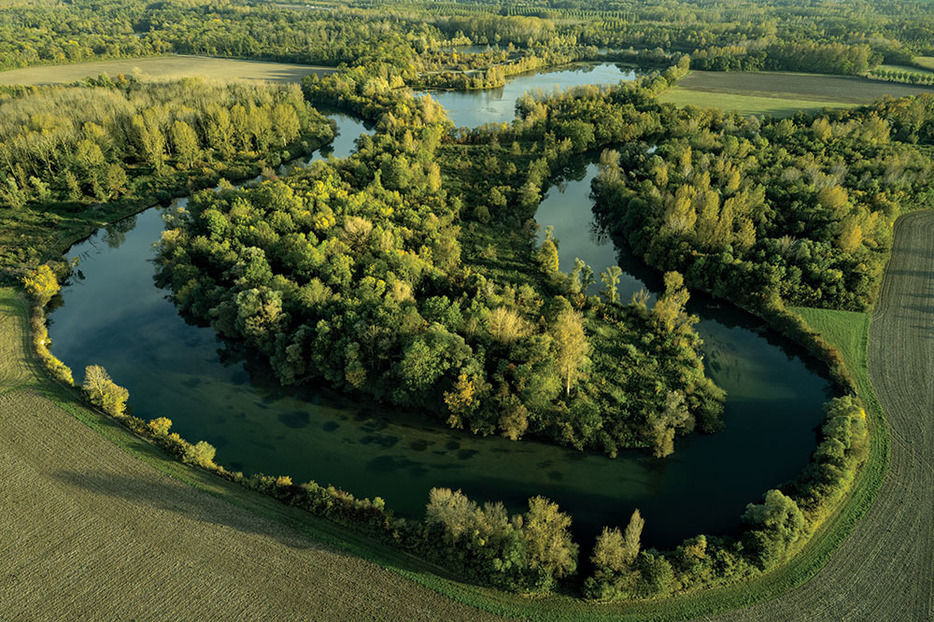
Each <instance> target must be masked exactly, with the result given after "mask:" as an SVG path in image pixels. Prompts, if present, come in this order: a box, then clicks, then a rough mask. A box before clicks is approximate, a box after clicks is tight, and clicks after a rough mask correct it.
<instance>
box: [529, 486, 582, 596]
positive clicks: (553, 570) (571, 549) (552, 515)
mask: <svg viewBox="0 0 934 622" xmlns="http://www.w3.org/2000/svg"><path fill="white" fill-rule="evenodd" d="M570 527H571V517H570V516H568V515H567V514H565V513H563V512H561V511H559V509H558V504H556V503H552V502H551V501H549V500H548V499H546V498H544V497H533V498H531V499H529V511H528V512H527V513H526V514H525V521H524V523H523V535H524V536H525V540H526V542H527V543H528V548H529V566H531V567H532V568H542V569H543V570H545V571H546V572H547V573H548V574H550V575H552V576H554V577H556V578H559V579H560V578H561V577H566V576H568V575H570V574H573V573H574V571H575V570H577V544H575V543H574V541H573V539H572V538H571V533H570V531H569V529H570Z"/></svg>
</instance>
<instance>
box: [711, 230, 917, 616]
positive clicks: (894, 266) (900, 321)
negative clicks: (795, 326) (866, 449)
mask: <svg viewBox="0 0 934 622" xmlns="http://www.w3.org/2000/svg"><path fill="white" fill-rule="evenodd" d="M869 365H870V376H871V378H872V384H873V387H874V389H875V392H876V396H877V397H878V398H879V401H880V402H881V403H882V406H883V408H884V409H885V413H886V417H887V418H888V421H889V425H890V427H891V430H892V445H891V447H892V454H891V461H890V464H889V470H888V473H887V475H886V479H885V483H884V484H883V486H882V490H881V491H880V493H879V496H878V497H877V498H876V500H875V502H874V503H873V506H872V508H870V510H869V512H868V514H867V515H866V516H865V517H864V518H863V519H862V521H860V523H859V524H858V525H857V526H856V528H855V529H854V531H853V533H852V535H850V537H849V538H848V539H847V541H846V542H844V543H843V545H842V546H841V547H840V549H839V550H837V551H836V552H835V553H834V555H833V557H832V558H831V560H830V562H829V563H828V564H827V566H825V567H824V568H823V569H822V570H821V571H820V572H819V573H818V574H817V576H815V577H814V578H813V579H812V580H811V581H809V582H808V583H806V584H804V585H803V586H801V587H800V588H798V589H795V590H792V591H791V592H789V593H788V594H786V595H784V596H782V597H780V598H778V599H776V600H774V601H770V602H766V603H762V604H760V605H757V606H755V607H751V608H749V609H745V610H742V611H736V612H732V613H730V614H727V615H724V616H722V617H719V618H718V619H721V620H769V621H773V620H828V621H830V620H833V621H837V620H880V621H881V620H886V621H888V620H891V621H893V622H895V621H897V622H908V621H913V620H918V621H930V620H934V212H918V213H915V214H910V215H908V216H906V217H904V218H902V219H901V220H899V221H898V223H897V224H896V236H895V247H894V249H893V252H892V259H891V261H890V262H889V265H888V266H887V267H886V271H885V278H884V281H883V285H882V293H881V296H880V298H879V301H878V303H877V304H876V308H875V311H874V313H873V318H872V327H871V330H870V335H869Z"/></svg>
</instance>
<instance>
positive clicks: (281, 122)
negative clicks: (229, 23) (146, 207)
mask: <svg viewBox="0 0 934 622" xmlns="http://www.w3.org/2000/svg"><path fill="white" fill-rule="evenodd" d="M332 135H333V129H332V128H331V126H330V124H329V122H328V121H327V119H325V118H324V117H323V116H321V115H320V114H319V113H318V112H317V111H316V110H314V109H313V108H312V107H311V106H309V104H308V103H307V102H306V101H305V100H304V97H303V96H302V93H301V91H300V90H299V89H298V87H296V86H291V87H285V86H266V85H248V84H245V83H231V84H224V83H213V82H209V81H205V80H201V79H184V80H179V81H170V82H155V83H153V82H143V83H141V82H138V81H136V80H134V79H133V78H127V77H125V76H119V77H118V78H116V79H115V80H111V79H110V78H108V77H106V76H102V77H101V78H99V79H94V80H89V81H86V83H84V84H81V85H77V86H70V87H31V88H17V87H12V88H9V89H7V91H6V92H5V93H3V94H2V95H0V178H2V182H0V201H2V207H0V217H2V218H3V220H4V221H5V222H8V223H9V224H8V226H7V230H6V231H5V235H4V236H3V237H0V265H5V266H12V265H15V264H17V263H20V262H24V261H30V260H34V259H35V258H37V257H39V256H41V255H42V254H43V253H44V252H45V251H46V250H47V249H46V248H43V246H42V245H41V244H32V245H23V244H22V243H21V241H20V240H15V238H16V235H17V234H18V233H20V232H22V231H23V230H26V231H29V232H30V234H32V229H33V228H37V227H41V228H42V229H43V230H45V232H46V233H49V234H54V233H55V231H56V229H62V230H66V229H67V227H68V226H69V221H70V220H72V219H80V218H82V217H83V216H84V215H85V214H86V212H87V210H88V207H89V206H94V205H100V204H113V203H115V202H119V201H121V200H140V199H147V198H148V199H150V200H151V199H152V198H165V197H166V196H169V194H168V193H169V192H173V191H174V192H177V191H178V189H179V188H181V189H186V188H189V187H190V184H194V187H198V186H199V185H200V186H202V187H203V186H207V185H210V184H213V183H216V181H217V179H218V178H219V177H220V176H229V177H243V176H245V175H248V174H255V173H256V172H257V167H256V164H257V162H258V161H260V160H262V161H263V163H264V164H265V165H266V166H277V165H278V164H279V162H281V161H283V160H288V159H291V158H293V157H295V156H297V155H298V154H299V153H307V152H310V151H311V150H313V149H314V148H316V147H318V146H319V145H320V144H321V143H322V142H324V141H325V140H329V139H330V138H331V136H332Z"/></svg>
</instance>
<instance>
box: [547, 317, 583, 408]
mask: <svg viewBox="0 0 934 622" xmlns="http://www.w3.org/2000/svg"><path fill="white" fill-rule="evenodd" d="M550 332H551V336H552V338H553V339H554V344H555V364H556V365H557V367H558V370H559V371H560V373H561V376H562V377H563V378H564V387H565V395H567V396H570V395H571V387H572V386H573V384H574V381H575V379H576V378H577V376H578V375H579V374H580V372H581V369H582V368H583V367H584V365H586V363H587V360H588V359H587V355H588V353H589V352H590V342H588V341H587V336H586V334H584V317H583V316H582V315H581V314H580V313H578V312H577V311H574V310H572V309H564V310H562V311H561V312H560V313H559V314H558V317H557V318H556V319H555V322H554V324H552V326H551V331H550Z"/></svg>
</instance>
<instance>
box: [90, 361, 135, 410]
mask: <svg viewBox="0 0 934 622" xmlns="http://www.w3.org/2000/svg"><path fill="white" fill-rule="evenodd" d="M82 386H83V388H84V392H85V394H86V395H87V396H88V399H89V400H90V402H91V403H92V404H94V405H95V406H97V407H98V408H100V409H101V410H103V411H104V412H105V413H107V414H109V415H113V416H114V417H119V416H122V415H123V414H124V412H125V411H126V402H127V400H128V399H129V397H130V392H129V391H127V390H126V389H125V388H123V387H121V386H119V385H118V384H116V383H115V382H114V381H113V380H111V379H110V375H109V374H108V373H107V370H105V369H104V368H103V367H101V366H100V365H88V366H87V367H86V368H85V370H84V384H83V385H82Z"/></svg>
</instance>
